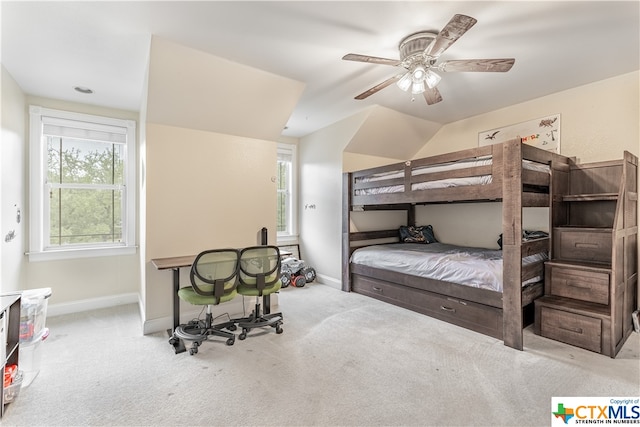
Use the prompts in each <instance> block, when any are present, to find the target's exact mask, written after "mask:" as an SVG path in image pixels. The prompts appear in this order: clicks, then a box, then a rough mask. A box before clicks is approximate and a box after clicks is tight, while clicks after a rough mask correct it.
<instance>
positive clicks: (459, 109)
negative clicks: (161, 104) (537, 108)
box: [1, 1, 640, 145]
mask: <svg viewBox="0 0 640 427" xmlns="http://www.w3.org/2000/svg"><path fill="white" fill-rule="evenodd" d="M1 7H2V9H1V14H2V65H3V66H4V67H5V68H6V69H7V71H8V72H9V73H10V74H11V76H12V77H13V78H14V79H15V80H16V81H17V83H18V84H19V85H20V87H21V88H22V90H23V91H25V93H27V94H30V95H36V96H43V97H49V98H55V99H62V100H68V101H76V102H82V103H87V104H95V105H100V106H105V107H111V108H120V109H126V110H134V111H137V110H139V109H140V107H141V105H142V97H143V95H144V92H145V90H144V85H145V76H146V70H147V66H148V63H149V60H150V55H149V53H150V46H151V39H152V37H153V36H157V37H160V38H162V39H164V40H167V41H171V42H174V43H177V44H180V45H183V46H186V47H189V48H192V49H196V50H199V51H202V52H206V53H208V54H211V55H214V56H216V57H218V58H220V59H224V60H225V61H229V62H232V63H237V64H239V65H241V66H242V67H251V68H254V69H257V70H260V71H262V72H264V73H269V74H272V75H274V76H276V79H275V80H269V81H280V82H284V81H287V82H294V83H293V86H292V87H293V89H292V90H293V92H294V93H295V91H299V93H298V94H296V96H295V97H294V98H295V100H293V101H292V99H293V98H287V100H286V101H285V102H293V104H291V105H287V108H290V110H291V111H292V112H291V114H290V116H289V117H286V120H283V119H281V118H278V123H276V124H277V126H278V127H279V126H282V127H285V126H286V129H285V130H283V132H282V134H283V135H286V136H296V137H300V136H304V135H306V134H309V133H311V132H313V131H315V130H318V129H320V128H323V127H326V126H328V125H330V124H332V123H334V122H336V121H339V120H341V119H343V118H345V117H349V116H351V115H353V114H355V113H358V112H361V111H363V110H364V109H366V108H370V107H372V106H375V105H379V106H381V107H382V108H381V110H380V111H383V112H385V114H386V113H387V112H388V110H392V111H393V113H392V115H393V114H395V112H398V113H402V114H406V115H408V116H412V117H416V118H419V119H422V120H424V121H425V122H424V125H422V124H421V125H420V126H419V127H422V126H424V128H425V129H426V128H429V129H432V128H433V127H437V126H441V125H442V124H446V123H450V122H453V121H457V120H461V119H464V118H467V117H471V116H474V115H478V114H482V113H484V112H487V111H492V110H495V109H499V108H503V107H506V106H509V105H513V104H516V103H520V102H524V101H527V100H531V99H535V98H538V97H542V96H545V95H548V94H550V93H554V92H558V91H562V90H565V89H569V88H572V87H576V86H580V85H584V84H588V83H591V82H594V81H598V80H602V79H606V78H609V77H613V76H617V75H621V74H624V73H628V72H632V71H635V70H638V69H639V68H640V59H639V58H640V57H639V55H640V25H639V22H640V3H639V2H637V1H621V2H615V1H564V2H563V1H553V2H552V1H530V2H529V1H502V2H500V1H488V2H482V1H480V2H478V1H390V2H381V1H355V2H346V1H331V2H326V1H318V2H313V1H294V2H292V1H286V2H277V1H258V2H248V1H195V2H186V1H158V2H155V1H139V2H130V1H127V2H112V1H105V2H81V1H80V2H78V1H70V2H56V1H44V2H33V1H29V2H26V1H2V3H1ZM458 13H460V14H466V15H469V16H472V17H474V18H476V19H477V20H478V22H477V23H476V24H475V26H473V27H472V28H471V29H470V30H469V31H468V32H467V33H466V34H465V35H463V36H462V37H461V38H460V39H459V40H458V41H457V42H455V43H454V44H453V45H452V46H451V47H450V48H449V49H448V50H447V51H446V52H445V53H443V55H442V57H441V59H442V60H449V59H481V58H505V57H510V58H511V57H512V58H515V59H516V61H515V65H514V66H513V68H512V69H511V70H510V71H509V72H507V73H471V72H465V73H460V72H448V73H443V76H442V81H441V82H440V84H439V85H438V89H439V90H440V93H441V94H442V97H443V101H442V102H439V103H437V104H435V105H430V106H428V105H426V102H425V101H424V99H422V98H421V97H420V98H419V97H416V99H412V96H411V94H407V93H405V92H402V91H401V90H400V89H398V88H397V87H395V85H392V86H390V87H388V88H386V89H384V90H382V91H380V92H378V93H376V94H374V95H372V96H370V97H368V98H367V99H365V100H354V96H355V95H357V94H359V93H361V92H363V91H365V90H367V89H368V88H370V87H372V86H374V85H375V84H377V83H380V82H381V81H383V80H385V79H387V78H389V77H391V76H393V75H395V74H397V73H398V72H399V69H398V68H395V67H391V66H387V65H376V64H367V63H359V62H351V61H343V60H342V59H341V58H342V56H343V55H345V54H347V53H350V52H353V53H360V54H365V55H371V56H378V57H386V58H393V59H395V58H398V43H399V41H400V40H401V39H402V38H403V37H404V36H406V35H408V34H411V33H413V32H416V31H422V30H429V31H435V32H438V31H439V30H440V29H442V28H443V27H444V26H445V24H446V23H447V22H448V21H449V19H451V17H452V16H453V15H454V14H458ZM214 68H215V67H214ZM222 76H223V77H220V76H216V75H214V74H213V73H212V76H211V78H212V79H215V78H222V79H223V80H221V81H219V82H218V84H219V85H220V87H223V86H224V85H225V84H226V85H227V87H226V88H225V91H224V96H225V97H226V98H227V99H226V100H225V102H236V103H238V102H240V101H241V103H243V104H244V106H245V108H246V109H247V110H251V108H252V104H253V103H260V102H262V103H264V102H270V103H273V104H275V103H278V102H279V99H278V86H277V84H274V85H273V86H271V87H268V88H266V87H264V85H263V86H262V87H261V86H260V84H257V85H253V83H256V82H253V81H252V82H247V83H248V84H247V86H248V87H250V88H253V90H250V91H246V90H243V88H241V87H240V86H239V83H238V82H237V81H236V80H234V79H231V78H227V80H224V75H222ZM278 76H280V77H282V78H283V79H284V80H278ZM296 82H298V83H299V84H300V85H299V86H297V83H296ZM258 83H259V82H258ZM265 84H269V85H271V83H265ZM288 84H289V83H287V85H288ZM74 86H86V87H89V88H91V89H93V91H94V93H93V94H91V95H85V94H80V93H77V92H75V91H74V90H73V87H74ZM234 97H235V98H234ZM287 114H288V113H287ZM377 114H381V113H377ZM280 121H282V122H283V123H280ZM354 144H356V145H357V141H354Z"/></svg>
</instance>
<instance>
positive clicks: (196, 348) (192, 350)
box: [189, 346, 198, 356]
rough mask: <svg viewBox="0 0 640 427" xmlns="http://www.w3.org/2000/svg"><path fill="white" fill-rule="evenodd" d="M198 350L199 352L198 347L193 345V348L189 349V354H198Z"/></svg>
mask: <svg viewBox="0 0 640 427" xmlns="http://www.w3.org/2000/svg"><path fill="white" fill-rule="evenodd" d="M197 352H198V347H196V346H193V347H191V348H190V349H189V354H190V355H192V356H193V355H194V354H196V353H197Z"/></svg>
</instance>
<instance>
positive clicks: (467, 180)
mask: <svg viewBox="0 0 640 427" xmlns="http://www.w3.org/2000/svg"><path fill="white" fill-rule="evenodd" d="M491 164H492V159H491V157H490V156H489V157H478V158H474V159H464V160H459V161H456V162H449V163H442V164H437V165H430V166H423V167H417V168H413V169H412V170H411V176H420V175H425V174H430V173H436V172H444V171H451V170H460V169H466V168H472V167H477V166H491ZM522 167H523V168H524V169H528V170H534V171H539V172H544V173H549V170H550V169H549V166H548V165H545V164H542V163H536V162H532V161H529V160H523V161H522ZM403 177H404V170H398V171H391V172H382V173H377V174H372V175H368V176H363V177H358V178H356V180H355V182H356V183H367V182H376V181H383V180H387V179H394V178H403ZM491 182H492V176H491V175H478V176H469V177H463V178H448V179H439V180H434V181H425V182H417V183H412V184H411V190H412V191H415V190H427V189H433V188H451V187H461V186H467V185H485V184H490V183H491ZM403 191H404V185H384V184H383V185H382V186H380V187H372V188H363V189H357V190H355V195H356V196H368V195H373V194H386V193H400V192H403Z"/></svg>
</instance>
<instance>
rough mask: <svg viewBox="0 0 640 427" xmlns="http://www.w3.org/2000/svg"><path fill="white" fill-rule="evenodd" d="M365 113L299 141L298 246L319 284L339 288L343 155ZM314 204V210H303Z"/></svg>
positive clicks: (340, 274)
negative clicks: (313, 269) (311, 267)
mask: <svg viewBox="0 0 640 427" xmlns="http://www.w3.org/2000/svg"><path fill="white" fill-rule="evenodd" d="M367 116H368V113H367V112H366V111H364V112H362V113H360V114H356V115H354V116H352V117H350V118H348V119H346V120H342V121H340V122H338V123H335V124H334V125H332V126H329V127H327V128H325V129H322V130H320V131H317V132H314V133H313V134H310V135H308V136H305V137H304V138H301V140H300V144H299V148H300V150H299V154H300V157H299V159H300V198H299V206H301V208H300V216H299V219H300V243H301V251H302V253H303V257H304V260H305V262H307V263H308V264H309V265H311V266H313V267H314V268H315V269H316V272H317V273H318V282H320V283H324V284H327V285H330V286H332V287H335V288H337V289H339V288H340V287H341V280H340V278H341V276H342V269H341V264H340V259H341V239H342V237H341V236H342V231H341V230H342V226H341V224H342V152H343V150H344V148H345V147H346V146H347V144H348V143H349V141H350V140H351V137H352V136H353V135H354V134H355V133H356V132H357V131H358V129H359V127H360V126H361V125H362V123H363V121H364V120H366V118H367ZM305 205H315V206H316V208H315V209H304V206H305Z"/></svg>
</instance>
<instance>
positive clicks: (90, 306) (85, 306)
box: [47, 292, 139, 317]
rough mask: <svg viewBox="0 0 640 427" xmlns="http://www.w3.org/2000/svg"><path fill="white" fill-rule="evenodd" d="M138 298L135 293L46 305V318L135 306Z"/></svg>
mask: <svg viewBox="0 0 640 427" xmlns="http://www.w3.org/2000/svg"><path fill="white" fill-rule="evenodd" d="M138 302H139V296H138V294H137V293H136V292H132V293H128V294H119V295H109V296H107V297H99V298H89V299H83V300H78V301H72V302H63V303H58V304H49V305H47V316H50V317H53V316H61V315H63V314H71V313H80V312H83V311H91V310H96V309H99V308H108V307H116V306H118V305H125V304H137V303H138Z"/></svg>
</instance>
